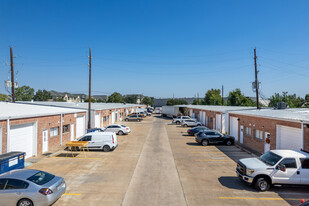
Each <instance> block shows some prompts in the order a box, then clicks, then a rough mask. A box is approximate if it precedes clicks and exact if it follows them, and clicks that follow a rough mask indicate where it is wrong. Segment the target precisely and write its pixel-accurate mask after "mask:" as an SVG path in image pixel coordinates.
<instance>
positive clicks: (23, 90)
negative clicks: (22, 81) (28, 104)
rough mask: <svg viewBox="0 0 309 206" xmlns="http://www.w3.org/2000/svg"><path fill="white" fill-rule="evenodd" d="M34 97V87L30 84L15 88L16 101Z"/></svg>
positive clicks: (28, 99)
mask: <svg viewBox="0 0 309 206" xmlns="http://www.w3.org/2000/svg"><path fill="white" fill-rule="evenodd" d="M33 97H34V89H33V88H31V87H29V86H25V85H24V86H22V87H18V88H16V89H15V99H16V101H31V100H32V99H33Z"/></svg>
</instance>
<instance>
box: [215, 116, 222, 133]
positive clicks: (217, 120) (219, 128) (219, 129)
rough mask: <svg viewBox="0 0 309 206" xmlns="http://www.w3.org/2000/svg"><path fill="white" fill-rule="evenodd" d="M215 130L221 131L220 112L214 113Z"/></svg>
mask: <svg viewBox="0 0 309 206" xmlns="http://www.w3.org/2000/svg"><path fill="white" fill-rule="evenodd" d="M216 130H218V131H221V114H216Z"/></svg>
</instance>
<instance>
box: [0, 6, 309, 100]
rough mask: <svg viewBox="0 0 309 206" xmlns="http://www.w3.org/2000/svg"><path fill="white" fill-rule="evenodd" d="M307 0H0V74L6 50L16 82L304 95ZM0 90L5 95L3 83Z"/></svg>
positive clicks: (180, 93)
mask: <svg viewBox="0 0 309 206" xmlns="http://www.w3.org/2000/svg"><path fill="white" fill-rule="evenodd" d="M308 8H309V1H305V0H303V1H302V0H300V1H292V0H290V1H287V0H272V1H269V0H265V1H264V0H233V1H231V0H212V1H208V0H201V1H198V0H195V1H188V0H168V1H166V0H152V1H150V0H130V1H127V0H121V1H120V0H114V1H110V0H105V1H104V0H100V1H91V0H85V1H81V0H71V1H69V0H44V1H43V0H40V1H37V0H32V1H24V0H20V1H17V0H1V1H0V81H2V82H4V81H5V80H7V79H8V76H9V73H8V70H9V66H8V65H7V64H6V62H8V63H9V46H13V47H14V55H15V56H16V58H15V59H14V62H15V69H16V71H18V74H17V75H16V78H17V81H18V82H19V85H29V86H31V87H33V88H35V89H36V90H37V89H47V90H57V91H68V92H73V93H76V92H83V93H87V90H88V58H87V56H88V48H89V47H91V48H92V56H93V62H92V70H93V73H92V74H93V84H92V88H93V89H92V90H93V91H94V93H95V94H110V93H112V92H114V91H118V92H120V93H122V94H130V93H142V94H144V95H148V96H154V97H172V96H173V94H174V96H175V97H193V96H194V95H196V94H197V93H199V96H200V97H201V96H204V94H205V92H206V91H207V90H208V89H211V88H221V86H222V85H224V88H225V89H224V90H225V95H227V92H228V91H231V90H233V89H235V88H240V89H241V90H242V91H243V92H244V93H245V95H248V96H255V94H254V93H253V92H252V88H251V82H252V81H253V80H254V62H253V49H254V47H256V48H257V55H258V69H259V80H260V81H261V82H262V90H261V92H262V95H263V96H266V97H269V96H270V95H272V94H274V93H275V92H282V91H288V92H289V93H288V94H292V93H296V94H297V95H300V96H304V95H305V94H307V93H309V49H308V48H309V36H308V34H309V26H308V22H309V12H308ZM0 92H1V93H6V90H5V87H4V84H0Z"/></svg>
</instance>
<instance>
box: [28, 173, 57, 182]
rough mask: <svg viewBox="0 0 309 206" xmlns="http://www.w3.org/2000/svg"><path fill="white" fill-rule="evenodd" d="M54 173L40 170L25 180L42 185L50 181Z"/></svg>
mask: <svg viewBox="0 0 309 206" xmlns="http://www.w3.org/2000/svg"><path fill="white" fill-rule="evenodd" d="M54 177H55V175H52V174H49V173H47V172H43V171H40V172H38V173H36V174H35V175H32V176H31V177H29V178H28V179H27V180H29V181H31V182H33V183H35V184H37V185H44V184H46V183H48V182H49V181H51V180H52V179H53V178H54Z"/></svg>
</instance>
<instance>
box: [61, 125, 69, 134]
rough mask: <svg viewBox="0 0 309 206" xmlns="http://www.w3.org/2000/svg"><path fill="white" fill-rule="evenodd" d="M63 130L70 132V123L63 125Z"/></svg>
mask: <svg viewBox="0 0 309 206" xmlns="http://www.w3.org/2000/svg"><path fill="white" fill-rule="evenodd" d="M62 132H63V133H66V132H70V125H69V124H66V125H63V128H62Z"/></svg>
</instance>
